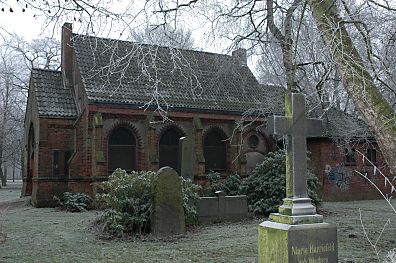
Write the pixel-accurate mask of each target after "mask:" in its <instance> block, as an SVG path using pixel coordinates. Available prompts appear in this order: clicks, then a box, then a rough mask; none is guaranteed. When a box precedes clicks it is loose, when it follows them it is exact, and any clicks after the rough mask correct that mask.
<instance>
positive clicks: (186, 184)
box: [98, 169, 198, 236]
mask: <svg viewBox="0 0 396 263" xmlns="http://www.w3.org/2000/svg"><path fill="white" fill-rule="evenodd" d="M154 176H155V172H151V171H140V172H132V173H130V174H128V173H126V172H125V171H124V170H121V169H117V170H115V171H114V173H113V174H112V175H111V176H110V177H109V180H108V181H106V182H103V183H102V184H101V185H99V188H100V189H101V190H102V192H103V193H102V194H99V195H98V199H99V201H102V202H104V204H105V207H106V209H105V212H104V214H103V215H102V217H101V219H100V222H102V223H103V226H104V230H105V231H106V232H108V233H110V234H113V235H117V236H119V235H122V234H124V233H132V232H133V233H140V234H141V233H148V232H149V231H150V216H151V213H152V205H151V204H152V192H151V183H152V181H153V178H154ZM197 191H198V186H196V185H194V184H193V183H192V182H191V181H188V180H184V179H183V181H182V192H183V206H184V211H185V215H186V218H187V219H190V218H195V217H196V216H197V199H198V194H197Z"/></svg>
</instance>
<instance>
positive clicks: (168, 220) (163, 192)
mask: <svg viewBox="0 0 396 263" xmlns="http://www.w3.org/2000/svg"><path fill="white" fill-rule="evenodd" d="M152 193H153V204H152V205H153V213H152V215H151V232H152V233H153V235H155V236H159V237H167V236H172V235H182V234H185V232H186V222H185V217H184V209H183V194H182V185H181V177H180V176H179V175H178V174H177V172H176V171H175V170H173V169H172V168H170V167H163V168H161V169H159V170H158V172H157V174H156V176H155V178H154V181H153V185H152Z"/></svg>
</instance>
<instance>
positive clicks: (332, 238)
mask: <svg viewBox="0 0 396 263" xmlns="http://www.w3.org/2000/svg"><path fill="white" fill-rule="evenodd" d="M285 113H286V116H273V118H270V119H269V120H268V129H269V131H270V132H271V133H273V134H278V135H287V142H288V143H287V152H286V198H285V199H284V200H283V205H282V206H281V207H279V213H273V214H271V215H270V220H269V221H265V222H263V223H261V224H260V226H259V241H258V246H259V247H258V249H259V263H264V262H265V263H267V262H275V263H291V262H293V263H294V262H296V263H325V262H326V263H333V262H334V263H336V262H338V249H337V228H336V227H335V226H332V225H330V224H327V223H323V217H322V216H321V215H318V214H316V208H315V206H313V205H312V203H311V199H310V198H309V197H308V191H307V161H306V150H307V145H306V137H307V136H319V135H321V133H322V122H321V121H320V120H318V119H307V118H306V117H305V97H304V95H302V94H298V93H292V94H288V95H286V97H285Z"/></svg>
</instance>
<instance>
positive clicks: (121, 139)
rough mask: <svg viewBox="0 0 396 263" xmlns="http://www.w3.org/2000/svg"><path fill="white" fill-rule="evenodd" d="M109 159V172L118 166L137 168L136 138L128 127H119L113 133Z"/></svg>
mask: <svg viewBox="0 0 396 263" xmlns="http://www.w3.org/2000/svg"><path fill="white" fill-rule="evenodd" d="M107 159H108V171H109V173H112V172H114V170H115V169H117V168H121V169H124V170H126V171H128V172H130V171H133V170H136V139H135V136H134V135H133V134H132V133H131V132H130V131H129V130H128V129H127V128H125V127H119V128H117V129H115V130H114V131H113V132H112V133H111V135H110V137H109V143H108V158H107Z"/></svg>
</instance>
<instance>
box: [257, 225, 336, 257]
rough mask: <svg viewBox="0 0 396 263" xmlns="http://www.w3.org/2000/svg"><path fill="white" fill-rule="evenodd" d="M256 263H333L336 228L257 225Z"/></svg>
mask: <svg viewBox="0 0 396 263" xmlns="http://www.w3.org/2000/svg"><path fill="white" fill-rule="evenodd" d="M258 249H259V261H258V262H259V263H267V262H268V263H269V262H273V263H337V262H338V249H337V228H336V227H335V226H332V225H330V224H328V223H316V224H300V225H290V224H282V223H277V222H272V221H265V222H263V223H261V224H260V225H259V233H258Z"/></svg>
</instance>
